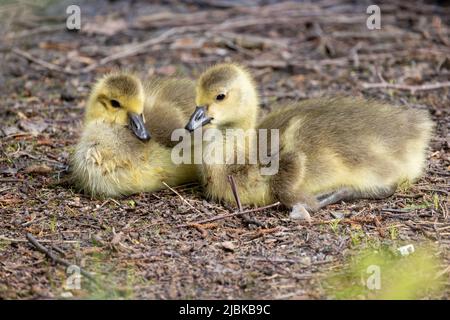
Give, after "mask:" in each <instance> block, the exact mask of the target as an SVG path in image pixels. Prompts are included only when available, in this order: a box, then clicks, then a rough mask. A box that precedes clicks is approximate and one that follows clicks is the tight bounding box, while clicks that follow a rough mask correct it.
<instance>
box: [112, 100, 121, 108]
mask: <svg viewBox="0 0 450 320" xmlns="http://www.w3.org/2000/svg"><path fill="white" fill-rule="evenodd" d="M110 102H111V106H112V107H113V108H120V102H119V101H117V100H111V101H110Z"/></svg>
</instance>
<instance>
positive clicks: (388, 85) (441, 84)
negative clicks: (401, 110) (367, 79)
mask: <svg viewBox="0 0 450 320" xmlns="http://www.w3.org/2000/svg"><path fill="white" fill-rule="evenodd" d="M362 86H363V88H364V89H372V88H379V89H386V88H388V89H397V90H405V91H410V92H411V93H413V94H414V93H415V92H416V91H425V90H435V89H440V88H446V87H450V81H447V82H438V83H428V84H422V85H418V86H410V85H406V84H393V83H388V82H381V83H363V84H362Z"/></svg>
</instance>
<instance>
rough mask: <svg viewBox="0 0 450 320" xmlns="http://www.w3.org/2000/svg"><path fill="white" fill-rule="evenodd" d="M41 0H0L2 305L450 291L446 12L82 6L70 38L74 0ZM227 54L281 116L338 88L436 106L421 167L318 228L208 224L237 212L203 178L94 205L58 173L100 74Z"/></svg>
mask: <svg viewBox="0 0 450 320" xmlns="http://www.w3.org/2000/svg"><path fill="white" fill-rule="evenodd" d="M45 2H46V3H45ZM73 2H74V1H71V2H70V3H73ZM379 2H380V1H379ZM39 3H42V4H43V6H42V7H40V6H39V5H36V6H35V7H33V8H32V7H31V6H30V5H21V4H9V5H2V6H1V7H0V16H2V17H1V20H0V21H2V24H3V26H2V28H1V29H2V30H1V32H2V33H1V34H0V37H1V38H2V40H1V42H0V54H1V55H2V56H3V59H2V60H1V61H2V63H1V66H0V70H1V72H0V92H1V101H0V110H1V112H0V139H1V140H0V141H1V142H0V146H1V147H0V299H48V298H50V299H51V298H57V299H59V298H70V297H73V298H150V299H152V298H156V299H181V298H183V299H195V298H206V299H218V298H226V299H231V298H234V299H246V298H258V299H334V298H357V299H368V298H423V299H429V298H437V299H449V298H450V281H449V271H450V268H449V265H450V263H449V262H450V252H449V248H450V221H449V201H448V200H449V192H450V187H449V182H450V136H449V128H450V84H449V81H450V26H449V25H448V22H449V21H450V7H440V6H438V5H435V4H433V2H426V3H422V2H414V1H407V2H404V1H385V2H381V4H379V5H380V7H381V29H380V30H368V28H367V26H366V20H367V18H368V14H366V9H367V5H363V4H362V3H363V2H355V3H359V4H354V3H353V2H346V1H337V0H321V1H314V2H313V3H309V4H305V3H299V2H276V1H265V2H264V4H260V5H256V4H257V1H153V2H152V4H147V3H146V2H144V1H132V2H128V1H111V2H109V1H95V2H93V1H78V2H77V1H75V3H78V5H79V6H80V8H81V30H80V31H78V32H73V31H72V32H70V31H68V30H67V29H66V24H65V22H66V17H67V15H66V7H67V5H68V4H69V3H68V2H66V1H38V2H37V4H39ZM221 61H237V62H240V63H242V64H244V65H246V66H248V67H249V69H250V70H251V72H252V73H253V75H254V77H255V79H256V81H257V83H258V84H259V90H260V94H261V98H262V99H261V101H262V103H261V108H262V109H264V110H267V111H268V110H270V108H271V105H273V104H274V102H287V101H296V100H301V99H305V98H310V97H318V96H325V95H328V96H330V95H350V96H364V97H367V98H377V99H380V100H382V101H385V102H388V103H393V104H397V105H406V106H408V107H409V108H417V109H427V110H429V112H430V114H431V116H432V118H433V120H434V121H435V123H436V132H435V134H434V136H433V139H432V142H431V147H430V150H429V151H428V154H427V169H426V173H425V175H424V177H423V178H421V179H420V180H419V181H418V182H417V183H415V184H414V185H413V186H411V187H410V188H408V189H402V190H398V191H397V192H396V193H395V195H394V196H392V197H390V198H388V199H384V200H378V201H376V200H371V201H368V200H361V201H355V202H351V203H341V204H338V205H332V206H329V207H327V208H326V209H323V210H320V211H319V212H318V213H316V214H315V215H313V217H312V221H311V223H310V224H309V223H307V222H296V221H292V220H290V219H289V214H288V211H287V210H285V209H283V208H281V207H272V208H269V209H266V210H261V211H256V212H254V213H253V214H252V218H254V219H256V220H257V221H259V223H260V224H261V225H262V226H259V225H255V224H250V225H248V224H246V223H245V221H244V220H242V219H241V218H240V217H239V216H235V217H227V218H223V219H220V220H216V221H213V222H209V223H195V222H197V221H201V220H203V219H209V218H212V217H216V216H218V215H223V214H229V213H232V212H235V210H236V209H235V208H229V207H226V206H223V205H221V204H219V203H213V202H210V201H207V199H205V198H204V197H203V196H202V192H201V191H202V190H201V187H200V186H199V185H196V184H191V185H185V186H179V187H176V188H174V190H175V191H176V193H175V192H174V191H173V190H169V189H166V190H163V191H160V192H156V193H152V194H150V193H142V194H137V195H133V196H130V197H127V198H123V199H106V200H96V199H91V198H90V197H89V196H87V195H84V194H80V193H79V192H77V190H74V189H72V188H70V187H67V186H65V185H61V184H59V183H58V182H59V181H60V179H61V178H63V177H64V175H65V174H66V172H67V169H68V160H69V156H70V153H71V151H72V150H73V147H74V144H75V143H76V141H77V139H78V137H79V135H80V130H81V121H82V117H83V108H84V106H85V103H86V97H87V96H88V94H89V90H90V87H91V85H92V83H93V81H94V80H95V77H97V76H100V75H102V74H104V73H105V72H108V71H110V70H113V69H114V68H117V67H122V68H128V69H132V70H135V71H137V72H139V73H140V74H142V75H147V76H149V75H150V76H151V75H174V74H178V75H184V76H188V77H191V78H192V79H195V78H196V77H197V76H198V75H199V73H201V71H202V70H204V69H205V67H207V66H209V65H211V64H214V63H216V62H221ZM374 84H376V85H374ZM183 225H185V226H183ZM27 234H30V235H32V236H33V237H34V239H36V240H37V241H39V242H40V243H41V244H42V245H43V246H45V248H47V249H48V250H51V252H52V253H53V254H54V255H56V256H58V257H61V258H64V259H65V260H67V261H68V262H69V263H70V264H76V265H78V266H81V267H82V268H83V270H85V271H86V272H89V273H90V274H92V275H93V279H94V280H95V281H92V280H89V279H88V278H86V277H82V278H81V284H80V285H81V286H80V288H79V289H78V288H77V282H76V281H73V280H74V274H75V273H74V272H76V270H75V269H74V268H73V267H72V268H68V269H67V268H66V266H65V265H64V264H61V263H59V262H56V261H55V259H50V258H49V257H47V256H46V255H44V254H43V253H42V252H39V251H38V250H36V247H35V246H33V245H32V244H31V242H30V241H29V239H28V238H27ZM410 244H411V245H413V246H414V248H415V252H414V253H411V254H409V255H407V256H404V257H403V256H401V254H399V251H398V248H400V247H402V246H405V245H410ZM373 266H375V267H380V271H381V288H378V289H379V290H377V288H375V289H374V287H373V286H372V287H371V286H370V283H372V282H370V281H372V280H373V278H370V277H371V276H373V275H374V274H375V273H374V271H373V268H372V269H370V267H373ZM375 275H376V274H375ZM371 279H372V280H371Z"/></svg>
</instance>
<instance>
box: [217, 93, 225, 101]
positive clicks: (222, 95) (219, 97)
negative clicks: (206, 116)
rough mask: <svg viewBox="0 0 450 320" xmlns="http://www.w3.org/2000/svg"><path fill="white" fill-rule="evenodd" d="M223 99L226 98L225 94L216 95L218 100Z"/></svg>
mask: <svg viewBox="0 0 450 320" xmlns="http://www.w3.org/2000/svg"><path fill="white" fill-rule="evenodd" d="M223 99H225V95H224V94H223V93H221V94H218V95H217V96H216V100H217V101H222V100H223Z"/></svg>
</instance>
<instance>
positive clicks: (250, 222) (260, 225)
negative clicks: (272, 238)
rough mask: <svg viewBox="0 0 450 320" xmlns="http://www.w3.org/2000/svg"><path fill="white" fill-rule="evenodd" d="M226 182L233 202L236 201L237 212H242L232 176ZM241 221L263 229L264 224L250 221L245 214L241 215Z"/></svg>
mask: <svg viewBox="0 0 450 320" xmlns="http://www.w3.org/2000/svg"><path fill="white" fill-rule="evenodd" d="M228 181H229V182H230V185H231V191H232V192H233V197H234V200H235V201H236V204H237V206H238V210H239V212H242V203H241V198H239V192H238V190H237V186H236V181H235V180H234V177H233V176H231V175H230V176H228ZM241 218H242V220H244V221H245V222H246V223H247V224H252V223H253V224H255V225H257V226H259V227H264V224H263V223H262V222H259V221H258V220H255V219H252V218H250V216H248V215H247V214H242V215H241Z"/></svg>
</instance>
